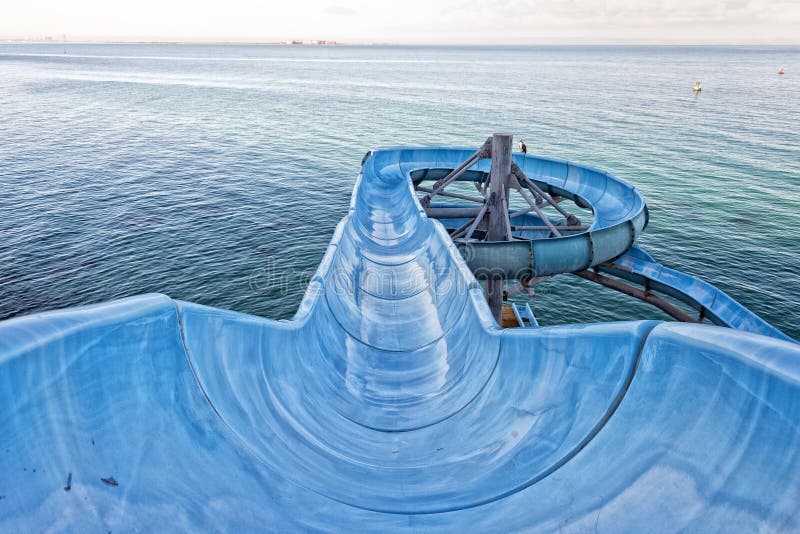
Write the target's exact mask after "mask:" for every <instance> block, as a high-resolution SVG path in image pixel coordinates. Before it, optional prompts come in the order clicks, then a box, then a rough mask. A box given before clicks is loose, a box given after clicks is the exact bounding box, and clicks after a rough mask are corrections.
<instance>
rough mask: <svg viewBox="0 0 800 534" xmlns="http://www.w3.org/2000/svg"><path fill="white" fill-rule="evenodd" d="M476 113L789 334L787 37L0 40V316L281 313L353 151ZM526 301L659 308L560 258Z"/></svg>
mask: <svg viewBox="0 0 800 534" xmlns="http://www.w3.org/2000/svg"><path fill="white" fill-rule="evenodd" d="M781 66H784V67H785V69H786V74H785V75H784V76H778V74H777V71H778V68H779V67H781ZM696 80H702V81H703V91H702V93H700V94H699V95H694V94H693V93H692V86H693V85H694V83H695V81H696ZM495 131H508V132H513V133H514V134H515V137H516V138H520V137H521V138H524V139H525V141H526V143H527V145H528V149H529V152H532V153H535V154H540V155H544V156H550V157H557V158H563V159H569V160H573V161H576V162H579V163H583V164H588V165H592V166H596V167H600V168H603V169H605V170H607V171H610V172H612V173H614V174H616V175H617V176H619V177H620V178H623V179H625V180H627V181H629V182H631V183H633V184H635V185H636V186H637V187H638V188H639V189H640V190H641V191H642V193H643V194H644V196H645V198H646V199H647V203H648V206H649V208H650V225H649V227H648V228H647V230H646V232H645V235H644V237H643V238H642V239H641V241H640V243H641V244H642V245H643V246H644V247H645V248H646V249H647V250H648V251H649V252H650V253H652V254H653V255H654V256H655V257H656V259H657V260H659V261H661V262H662V263H664V264H665V265H667V266H670V267H673V268H677V269H680V270H683V271H685V272H687V273H690V274H693V275H696V276H700V277H702V278H704V279H705V280H707V281H709V282H711V283H713V284H716V285H717V286H718V287H720V288H721V289H723V290H724V291H726V292H727V293H729V294H730V295H731V296H733V297H734V298H736V299H738V300H739V301H740V302H742V303H743V304H745V305H746V306H748V307H749V308H750V309H752V310H753V311H755V312H756V313H758V314H760V315H761V316H762V317H764V318H765V319H766V320H768V321H770V322H772V323H773V324H774V325H775V326H777V327H778V328H780V329H782V330H783V331H784V332H786V333H787V334H789V335H791V336H793V337H796V338H798V337H800V47H533V48H474V47H463V48H458V47H454V48H437V47H430V48H428V47H345V46H337V47H299V46H298V47H287V46H201V45H99V44H91V45H89V44H87V45H83V44H59V43H47V44H45V43H42V44H11V43H6V44H3V43H0V318H7V317H12V316H16V315H19V314H27V313H31V312H35V311H40V310H48V309H54V308H62V307H65V306H73V305H78V304H87V303H93V302H99V301H103V300H108V299H113V298H119V297H124V296H128V295H135V294H139V293H145V292H160V293H165V294H167V295H169V296H171V297H173V298H177V299H183V300H189V301H194V302H199V303H202V304H207V305H211V306H217V307H222V308H231V309H234V310H238V311H242V312H247V313H252V314H257V315H262V316H266V317H271V318H289V317H291V316H292V315H293V313H294V311H295V310H296V308H297V306H298V304H299V302H300V299H301V298H302V295H303V291H304V288H305V284H306V282H307V280H308V278H309V277H310V276H311V274H312V273H313V272H314V270H315V269H316V266H317V264H318V263H319V261H320V259H321V258H322V255H323V253H324V251H325V247H326V245H327V243H328V241H329V239H330V237H331V234H332V233H333V230H334V227H335V226H336V224H337V222H338V221H339V220H340V219H341V218H342V217H343V216H344V215H345V213H346V211H347V207H348V202H349V196H350V193H351V190H352V187H353V184H354V181H355V178H356V176H357V174H358V170H359V164H360V161H361V158H362V156H363V155H364V153H365V152H367V151H368V150H370V149H373V148H378V147H382V146H397V145H450V146H465V147H478V146H479V145H480V144H481V143H482V141H483V140H484V139H485V138H486V137H487V136H488V135H490V134H491V133H492V132H495ZM532 307H533V308H534V311H535V312H536V314H537V316H538V317H539V319H540V322H541V323H542V324H559V323H573V322H594V321H608V320H620V319H638V318H659V319H665V318H666V317H665V316H664V315H663V314H662V313H661V312H659V311H658V310H656V309H654V308H651V307H650V306H648V305H646V304H643V303H640V302H638V301H635V300H633V299H631V298H629V297H625V296H622V295H619V294H617V293H615V292H613V291H611V290H608V289H604V288H601V287H596V286H594V285H592V284H591V283H590V282H585V281H583V280H580V279H578V278H577V277H574V276H571V275H562V276H559V277H556V278H554V279H552V280H550V281H549V282H546V283H544V284H542V285H541V286H539V287H538V288H537V296H536V297H535V298H534V299H533V301H532Z"/></svg>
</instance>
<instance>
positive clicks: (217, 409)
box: [0, 151, 800, 532]
mask: <svg viewBox="0 0 800 534" xmlns="http://www.w3.org/2000/svg"><path fill="white" fill-rule="evenodd" d="M407 158H408V154H406V155H405V156H403V158H400V157H397V156H395V155H392V151H388V152H385V153H382V152H376V153H373V154H372V156H371V157H369V158H367V160H366V161H365V163H364V165H363V168H362V174H361V176H360V178H359V181H358V184H357V186H356V189H355V192H354V195H353V202H352V205H351V209H350V211H349V213H348V214H347V216H346V217H345V218H344V220H343V221H342V222H341V223H340V225H339V226H338V228H337V230H336V233H335V235H334V236H333V238H332V241H331V244H330V246H329V248H328V251H327V253H326V255H325V258H324V259H323V261H322V263H321V265H320V267H319V269H318V271H317V274H316V275H315V277H314V278H313V280H312V281H311V283H310V284H309V287H308V290H307V293H306V296H305V298H304V299H303V302H302V304H301V306H300V309H299V310H298V312H297V314H296V315H295V317H294V318H293V319H292V320H291V321H272V320H268V319H264V318H260V317H254V316H250V315H245V314H241V313H236V312H232V311H226V310H220V309H215V308H209V307H204V306H199V305H196V304H191V303H187V302H180V301H174V300H171V299H169V298H168V297H165V296H162V295H144V296H140V297H133V298H128V299H124V300H119V301H115V302H110V303H106V304H99V305H93V306H86V307H81V308H75V309H70V310H63V311H55V312H46V313H40V314H35V315H31V316H27V317H20V318H16V319H11V320H8V321H5V322H2V323H0V406H2V408H0V497H2V498H0V529H2V530H16V531H21V530H44V529H59V530H88V529H92V530H99V529H101V528H102V529H106V530H112V531H116V530H151V529H163V528H164V527H165V525H169V528H173V529H176V530H189V529H226V530H227V529H234V528H242V529H248V530H254V529H265V528H267V529H275V530H282V529H283V530H285V529H294V530H314V531H344V530H358V531H363V530H373V531H379V530H381V531H383V530H388V529H392V530H406V531H453V530H455V529H461V530H465V531H470V532H476V531H496V530H498V529H500V530H523V529H540V530H558V529H567V530H572V531H583V530H587V529H598V530H613V531H620V530H641V529H642V528H644V527H647V526H652V525H658V526H659V528H668V529H675V530H678V529H690V530H701V529H706V528H707V527H708V526H709V525H713V526H714V527H715V528H719V529H725V528H726V527H732V528H736V529H748V530H755V529H763V530H796V529H798V528H800V512H798V509H797V505H796V503H797V502H798V498H800V455H798V454H797V451H798V450H800V429H799V428H798V426H797V424H796V422H797V421H798V420H800V348H798V347H797V346H796V345H795V344H792V343H788V342H784V341H780V340H776V339H772V338H769V337H765V336H761V335H755V334H750V333H746V332H739V331H735V330H731V329H727V328H721V327H716V326H706V325H684V324H675V323H661V322H658V321H636V322H618V323H605V324H592V325H566V326H558V327H541V328H535V329H508V330H501V329H500V328H499V327H498V326H497V325H496V323H495V322H494V320H493V318H492V317H491V315H490V313H489V310H488V307H487V305H486V302H485V300H484V296H483V293H482V289H481V287H480V285H479V284H478V282H477V281H476V280H475V278H474V277H473V275H472V274H471V272H470V270H469V268H468V267H467V265H466V263H465V262H464V261H463V260H462V258H461V256H460V254H459V252H458V250H457V249H456V247H455V245H454V244H453V243H452V242H451V240H450V238H449V236H448V234H447V232H446V231H445V229H444V227H443V226H442V225H441V224H439V223H438V222H436V221H433V220H431V219H428V218H427V217H426V216H425V215H424V212H422V210H421V207H420V205H419V203H418V202H417V200H416V198H415V196H414V194H413V186H412V185H411V181H410V180H409V171H410V170H411V169H412V168H414V165H413V164H412V165H408V164H406V163H407V162H408V161H409V159H407Z"/></svg>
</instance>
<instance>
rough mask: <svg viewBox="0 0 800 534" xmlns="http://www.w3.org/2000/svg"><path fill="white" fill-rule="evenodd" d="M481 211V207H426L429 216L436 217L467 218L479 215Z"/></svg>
mask: <svg viewBox="0 0 800 534" xmlns="http://www.w3.org/2000/svg"><path fill="white" fill-rule="evenodd" d="M480 211H481V208H459V207H453V208H443V207H435V208H426V209H425V213H426V214H427V215H428V217H432V218H434V219H465V218H470V219H471V218H472V217H475V216H477V215H478V213H479V212H480Z"/></svg>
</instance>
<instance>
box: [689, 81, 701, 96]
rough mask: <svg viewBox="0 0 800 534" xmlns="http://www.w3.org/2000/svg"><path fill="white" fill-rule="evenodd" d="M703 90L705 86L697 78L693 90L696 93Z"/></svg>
mask: <svg viewBox="0 0 800 534" xmlns="http://www.w3.org/2000/svg"><path fill="white" fill-rule="evenodd" d="M702 90H703V86H702V84H701V83H700V80H697V83H696V84H694V88H693V89H692V91H694V92H695V93H699V92H700V91H702Z"/></svg>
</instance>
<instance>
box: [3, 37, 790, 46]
mask: <svg viewBox="0 0 800 534" xmlns="http://www.w3.org/2000/svg"><path fill="white" fill-rule="evenodd" d="M0 43H3V44H43V45H182V46H183V45H186V46H281V47H287V48H292V47H299V48H318V47H323V48H326V47H346V46H353V47H357V46H364V47H369V46H384V47H397V48H403V47H429V48H448V47H459V48H533V47H593V46H596V47H687V48H688V47H708V46H718V47H800V42H797V43H788V42H787V43H527V44H513V43H511V44H509V43H506V44H478V43H348V42H339V41H336V42H333V41H326V42H319V43H311V42H283V41H113V40H109V41H90V40H87V41H79V40H76V41H62V40H55V39H51V40H46V39H11V38H0Z"/></svg>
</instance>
